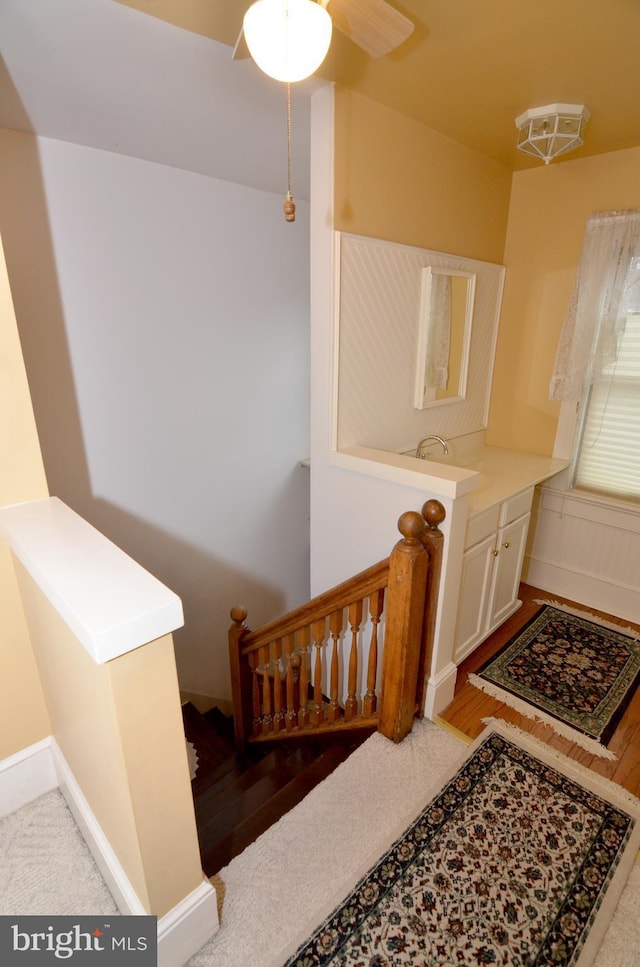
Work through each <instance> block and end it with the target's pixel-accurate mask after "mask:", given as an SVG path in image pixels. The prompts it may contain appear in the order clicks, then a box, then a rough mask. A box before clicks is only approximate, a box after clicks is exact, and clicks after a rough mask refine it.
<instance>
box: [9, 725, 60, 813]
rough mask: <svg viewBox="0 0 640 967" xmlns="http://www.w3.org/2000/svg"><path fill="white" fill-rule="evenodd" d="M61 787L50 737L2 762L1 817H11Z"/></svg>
mask: <svg viewBox="0 0 640 967" xmlns="http://www.w3.org/2000/svg"><path fill="white" fill-rule="evenodd" d="M57 786H58V776H57V774H56V770H55V766H54V763H53V757H52V755H51V737H50V736H48V737H47V738H46V739H42V741H41V742H36V743H35V744H34V745H30V746H28V747H27V748H26V749H21V750H20V752H16V753H15V755H10V756H8V757H7V758H6V759H3V760H2V761H1V762H0V816H8V815H9V813H13V812H15V811H16V809H20V808H21V807H22V806H26V805H27V803H29V802H32V801H33V800H34V799H37V798H38V796H43V795H44V794H45V792H51V790H52V789H56V788H57Z"/></svg>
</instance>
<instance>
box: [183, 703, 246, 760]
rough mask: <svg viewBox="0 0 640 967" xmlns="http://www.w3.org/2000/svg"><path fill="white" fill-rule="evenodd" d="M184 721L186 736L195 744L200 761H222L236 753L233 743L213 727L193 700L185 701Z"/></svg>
mask: <svg viewBox="0 0 640 967" xmlns="http://www.w3.org/2000/svg"><path fill="white" fill-rule="evenodd" d="M182 721H183V723H184V732H185V736H186V737H187V740H188V741H189V742H192V743H193V745H194V746H195V748H196V751H197V753H198V761H199V762H205V761H206V762H221V761H223V760H224V759H227V758H228V757H229V756H230V755H235V749H234V747H233V745H232V744H231V743H229V742H228V741H227V740H226V738H224V736H223V735H221V734H220V732H219V730H218V729H217V728H215V727H212V725H211V723H210V722H209V721H208V720H207V719H206V718H205V717H204V715H202V714H201V713H200V712H199V711H198V710H197V708H196V707H195V705H192V703H191V702H185V704H184V705H183V706H182Z"/></svg>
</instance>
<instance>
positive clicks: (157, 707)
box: [16, 562, 202, 917]
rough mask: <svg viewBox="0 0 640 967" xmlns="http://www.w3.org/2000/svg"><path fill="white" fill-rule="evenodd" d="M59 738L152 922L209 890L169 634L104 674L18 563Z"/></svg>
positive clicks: (105, 668)
mask: <svg viewBox="0 0 640 967" xmlns="http://www.w3.org/2000/svg"><path fill="white" fill-rule="evenodd" d="M16 571H17V574H18V580H19V584H20V590H21V593H22V599H23V601H24V603H25V610H26V613H27V615H28V620H29V630H30V633H31V640H32V642H33V647H34V650H35V653H36V658H37V661H38V667H39V669H40V674H41V676H42V682H43V686H44V691H45V694H46V696H47V703H48V707H49V712H50V715H51V722H52V726H53V734H54V736H55V738H56V741H57V742H58V745H59V746H60V749H61V751H62V753H63V755H64V757H65V759H66V761H67V763H68V764H69V767H70V769H71V772H72V773H73V776H74V778H75V779H76V781H77V782H78V785H79V786H80V788H81V789H82V792H83V793H84V795H85V797H86V799H87V802H88V803H89V806H90V807H91V810H92V812H93V814H94V815H95V817H96V819H97V820H98V823H99V825H100V828H101V829H102V830H103V832H104V833H105V835H106V837H107V839H108V840H109V843H110V845H111V847H112V849H113V850H114V852H115V854H116V856H117V857H118V859H119V861H120V863H121V864H122V867H123V868H124V871H125V873H126V874H127V877H128V879H129V881H130V883H131V884H132V886H133V888H134V889H135V891H136V893H137V895H138V897H139V898H140V901H141V902H142V904H143V905H144V907H145V908H146V909H147V911H148V912H149V913H153V914H155V915H156V916H158V917H161V916H163V915H164V914H165V913H167V912H168V911H169V910H170V909H171V908H172V907H173V906H175V905H176V904H177V903H179V902H180V901H181V900H182V899H183V898H184V897H185V896H186V895H187V894H189V893H190V892H191V891H192V890H195V889H196V888H197V887H198V886H199V885H200V884H201V882H202V868H201V864H200V855H199V849H198V839H197V833H196V825H195V817H194V809H193V798H192V795H191V783H190V779H189V767H188V763H187V753H186V745H185V739H184V731H183V725H182V717H181V713H180V696H179V691H178V678H177V673H176V667H175V658H174V652H173V640H172V637H171V635H165V636H164V637H163V638H159V639H158V640H157V641H153V642H150V643H149V644H147V645H143V646H142V647H140V648H137V649H135V650H134V651H132V652H129V653H128V654H125V655H122V656H121V657H120V658H116V659H114V660H112V661H109V662H106V663H105V664H103V665H98V664H96V663H95V661H94V660H93V658H92V657H91V656H90V655H89V654H88V652H87V651H86V650H85V648H84V646H83V645H82V644H81V643H80V642H79V641H78V640H77V638H76V637H75V636H74V634H73V632H72V631H71V630H70V629H69V626H68V625H67V624H66V622H65V621H64V620H63V619H62V618H61V617H60V615H59V614H58V612H57V611H56V610H55V608H54V607H53V606H52V605H51V603H50V602H49V600H48V599H47V598H46V597H45V595H44V594H43V592H42V591H41V590H40V588H39V587H38V586H37V584H36V583H35V582H34V580H33V578H31V576H30V575H29V574H28V573H27V571H26V570H25V569H24V568H23V567H22V565H21V564H20V563H19V562H16Z"/></svg>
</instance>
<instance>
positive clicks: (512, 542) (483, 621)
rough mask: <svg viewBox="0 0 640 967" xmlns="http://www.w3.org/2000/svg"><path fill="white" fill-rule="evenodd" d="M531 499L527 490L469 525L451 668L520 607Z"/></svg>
mask: <svg viewBox="0 0 640 967" xmlns="http://www.w3.org/2000/svg"><path fill="white" fill-rule="evenodd" d="M532 500H533V487H530V488H528V489H527V490H523V491H522V492H521V493H518V494H514V495H513V496H512V497H509V499H508V500H505V501H503V503H501V504H496V505H494V506H493V507H489V508H487V510H485V511H483V512H482V513H480V514H477V515H475V516H474V517H472V518H471V519H470V520H469V523H468V525H467V535H466V541H465V551H464V555H463V559H462V577H461V581H460V595H459V598H458V616H457V620H456V633H455V641H454V649H453V660H454V661H455V662H456V664H459V663H460V662H461V661H462V659H463V658H465V657H466V656H467V655H469V654H470V653H471V652H472V651H473V650H474V648H476V647H477V646H478V645H479V644H480V642H481V641H484V639H485V638H487V637H488V636H489V635H490V634H491V633H492V632H493V631H495V629H496V628H497V627H498V626H499V625H501V624H502V622H503V621H506V619H507V618H508V617H509V615H511V614H513V612H514V611H516V610H517V609H518V608H519V607H520V602H519V601H518V587H519V585H520V575H521V572H522V563H523V561H524V552H525V546H526V541H527V532H528V530H529V520H530V517H531V502H532Z"/></svg>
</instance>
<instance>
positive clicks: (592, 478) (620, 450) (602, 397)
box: [574, 312, 640, 500]
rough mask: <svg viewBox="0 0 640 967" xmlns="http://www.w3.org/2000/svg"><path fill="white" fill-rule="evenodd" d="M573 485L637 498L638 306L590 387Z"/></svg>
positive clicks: (639, 465)
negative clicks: (615, 355)
mask: <svg viewBox="0 0 640 967" xmlns="http://www.w3.org/2000/svg"><path fill="white" fill-rule="evenodd" d="M574 486H575V487H582V488H584V489H585V490H593V491H596V492H598V493H604V494H608V495H610V496H615V497H622V498H626V499H635V500H640V312H631V313H629V315H628V316H627V320H626V323H625V329H624V333H623V335H622V337H621V338H620V342H619V346H618V358H617V359H616V361H615V362H614V363H612V364H611V365H609V366H607V367H606V368H605V369H604V370H603V372H602V374H601V376H600V377H599V378H598V379H596V381H595V382H594V384H593V386H592V387H591V392H590V395H589V398H588V401H587V407H586V413H585V415H584V422H583V427H582V436H581V441H580V446H579V450H578V456H577V462H576V470H575V475H574Z"/></svg>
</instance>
